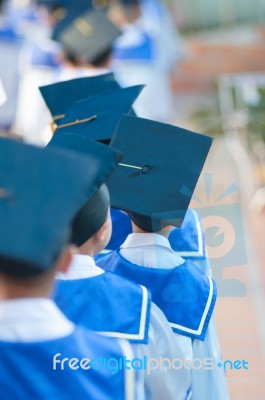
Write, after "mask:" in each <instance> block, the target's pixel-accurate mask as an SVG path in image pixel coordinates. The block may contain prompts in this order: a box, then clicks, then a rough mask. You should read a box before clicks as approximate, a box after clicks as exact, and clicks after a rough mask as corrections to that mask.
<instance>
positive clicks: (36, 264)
mask: <svg viewBox="0 0 265 400" xmlns="http://www.w3.org/2000/svg"><path fill="white" fill-rule="evenodd" d="M106 163H108V160H106ZM105 170H106V168H105ZM84 171H86V173H84ZM105 178H106V175H104V174H103V173H102V170H101V165H100V161H99V160H98V159H97V158H96V157H93V156H88V155H87V156H86V157H84V156H82V155H80V154H78V155H77V154H76V153H74V152H70V151H66V150H62V149H58V148H56V149H55V148H49V149H41V148H38V147H34V146H30V145H25V144H22V143H19V142H16V141H14V140H11V139H3V138H2V139H0V223H1V229H2V234H1V237H0V271H2V272H4V273H7V274H10V275H17V276H19V275H24V276H29V275H34V274H38V273H41V272H43V271H45V270H47V269H49V268H50V267H51V266H52V265H53V264H54V262H55V261H56V260H57V258H58V256H59V254H60V252H61V251H62V248H63V246H64V245H65V244H66V243H67V242H68V241H69V239H70V225H71V223H72V220H73V217H74V216H75V214H76V213H77V211H78V210H79V209H80V208H81V207H82V206H83V205H84V204H85V202H86V201H87V199H88V198H89V197H91V196H93V194H94V193H95V192H96V191H97V189H98V188H99V186H100V185H101V184H102V183H103V182H104V180H105Z"/></svg>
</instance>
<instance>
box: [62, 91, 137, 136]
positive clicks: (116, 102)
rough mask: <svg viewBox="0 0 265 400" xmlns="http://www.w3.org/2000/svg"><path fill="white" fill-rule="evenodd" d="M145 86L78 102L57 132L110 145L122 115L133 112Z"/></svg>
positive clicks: (71, 108) (109, 92) (68, 112)
mask: <svg viewBox="0 0 265 400" xmlns="http://www.w3.org/2000/svg"><path fill="white" fill-rule="evenodd" d="M143 87H144V86H143V85H138V86H131V87H128V88H124V89H117V90H113V91H108V92H105V93H102V94H99V95H97V96H93V97H89V98H87V99H84V100H81V101H78V102H76V103H74V104H73V105H72V106H71V107H70V108H69V109H68V111H67V112H66V114H65V117H64V118H63V119H58V120H57V121H56V122H57V124H58V127H57V129H56V131H55V135H56V134H57V132H63V133H67V132H70V133H73V134H79V135H82V136H85V137H87V138H89V139H91V140H97V141H103V142H107V141H109V140H110V139H111V138H112V135H113V133H114V131H115V128H116V126H117V123H118V121H119V119H120V117H121V115H122V114H128V113H130V112H131V111H132V105H133V103H134V101H135V100H136V99H137V97H138V96H139V94H140V93H141V91H142V89H143Z"/></svg>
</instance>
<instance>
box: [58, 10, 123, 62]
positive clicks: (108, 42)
mask: <svg viewBox="0 0 265 400" xmlns="http://www.w3.org/2000/svg"><path fill="white" fill-rule="evenodd" d="M62 22H63V21H62ZM65 23H66V25H65V26H64V27H63V28H62V27H61V32H60V33H59V34H58V33H57V35H56V36H57V37H56V40H58V41H59V42H60V43H61V44H62V46H63V48H64V49H65V50H66V51H67V52H69V53H71V54H75V55H78V56H81V57H82V58H84V59H85V60H86V61H87V62H90V63H93V61H94V60H96V59H97V58H98V57H100V56H101V55H103V54H104V53H105V52H106V51H108V50H109V49H111V47H112V44H113V42H114V41H115V40H116V39H117V38H118V37H119V36H120V34H121V31H120V30H119V28H118V27H117V26H115V25H114V24H113V23H112V22H111V21H110V20H109V19H108V17H107V16H106V14H105V13H104V12H103V11H98V10H89V11H86V12H85V13H84V14H81V15H78V16H75V17H74V18H72V19H71V20H70V21H69V18H66V21H65Z"/></svg>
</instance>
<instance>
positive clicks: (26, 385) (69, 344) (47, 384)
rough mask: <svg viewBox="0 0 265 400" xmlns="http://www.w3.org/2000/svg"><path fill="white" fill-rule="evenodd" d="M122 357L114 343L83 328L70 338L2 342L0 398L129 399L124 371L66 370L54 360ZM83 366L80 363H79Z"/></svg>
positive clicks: (13, 399)
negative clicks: (126, 394) (33, 341)
mask: <svg viewBox="0 0 265 400" xmlns="http://www.w3.org/2000/svg"><path fill="white" fill-rule="evenodd" d="M58 353H60V354H59V355H58V356H57V359H58V360H62V359H63V358H69V359H70V358H77V359H78V360H80V361H81V360H82V359H83V358H89V359H90V360H93V359H95V358H98V357H101V356H102V357H103V358H106V359H107V358H110V357H114V358H119V357H122V356H123V354H122V353H121V350H120V348H119V346H118V343H117V342H116V341H114V340H111V339H108V338H105V337H103V336H99V335H96V334H94V333H91V332H88V331H86V330H84V329H83V328H76V329H75V331H74V332H73V333H72V334H71V335H69V336H66V337H63V338H60V339H54V340H49V341H41V342H35V343H25V342H15V343H12V342H2V341H0V354H1V357H0V397H1V399H3V400H4V399H12V400H26V399H32V400H55V399H56V400H64V399H65V400H66V399H78V400H79V399H80V400H82V399H84V400H85V399H86V400H88V399H91V400H96V399H100V400H113V399H117V400H122V399H125V379H124V371H123V370H120V371H118V372H117V373H116V374H113V373H112V371H111V370H110V369H107V368H102V369H98V370H97V369H93V368H90V369H89V370H85V369H82V368H79V369H78V370H77V369H76V370H73V369H71V368H70V367H69V365H68V364H67V363H65V364H64V369H61V364H56V366H55V368H56V369H54V363H53V357H54V356H55V355H56V354H58ZM79 366H80V363H79Z"/></svg>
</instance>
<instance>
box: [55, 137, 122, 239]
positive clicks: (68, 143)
mask: <svg viewBox="0 0 265 400" xmlns="http://www.w3.org/2000/svg"><path fill="white" fill-rule="evenodd" d="M54 146H57V147H61V148H64V149H71V150H72V151H75V152H77V153H80V154H83V155H88V156H90V155H93V156H94V157H96V158H97V159H98V160H99V164H100V167H99V174H100V176H102V175H104V176H107V175H109V174H110V173H111V171H112V170H113V169H114V168H115V167H116V165H117V163H118V162H119V161H120V160H121V158H122V154H121V153H119V152H117V151H116V150H115V149H113V148H110V147H109V146H105V145H103V144H101V143H97V142H93V141H91V140H89V139H87V138H85V137H82V136H79V135H73V134H70V133H69V134H67V135H66V134H64V133H57V134H56V135H54V136H53V138H52V140H51V141H50V143H49V144H48V147H54ZM83 173H85V171H84V172H83ZM109 205H110V200H109V193H108V189H107V187H106V185H104V184H103V185H101V186H100V188H99V189H98V190H97V191H96V192H95V193H94V195H93V196H92V197H90V198H88V201H87V202H86V204H85V205H84V206H83V207H82V208H81V209H80V210H79V211H78V213H77V215H76V216H75V218H74V221H73V225H72V240H71V241H72V243H74V244H75V245H77V246H81V245H82V244H83V243H85V242H86V241H87V240H88V239H89V238H90V237H91V236H92V235H94V233H96V232H97V231H98V230H99V229H100V228H101V226H102V225H103V224H104V222H105V220H106V218H107V214H108V210H109Z"/></svg>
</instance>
